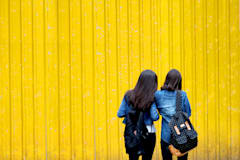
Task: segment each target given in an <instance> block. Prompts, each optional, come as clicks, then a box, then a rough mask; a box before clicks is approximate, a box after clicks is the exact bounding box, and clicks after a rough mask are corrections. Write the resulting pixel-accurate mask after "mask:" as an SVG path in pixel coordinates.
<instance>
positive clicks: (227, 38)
mask: <svg viewBox="0 0 240 160" xmlns="http://www.w3.org/2000/svg"><path fill="white" fill-rule="evenodd" d="M239 3H240V2H239V1H238V0H232V1H229V0H209V1H207V0H194V1H190V0H183V1H181V0H176V1H175V0H168V1H166V0H160V1H156V0H129V1H124V0H96V1H95V0H94V1H90V0H34V1H33V0H8V1H7V0H6V1H5V0H0V24H1V27H0V77H1V79H0V105H1V106H0V132H1V133H0V141H1V143H0V159H6V160H7V159H12V160H15V159H29V160H32V159H36V160H40V159H52V160H55V159H63V160H65V159H79V160H80V159H81V160H82V159H83V160H89V159H109V160H110V159H121V160H122V159H126V158H127V154H126V153H125V148H124V139H123V132H124V125H123V124H122V119H119V118H117V116H116V114H117V110H118V108H119V105H120V103H121V101H122V98H123V95H124V94H125V92H126V91H127V90H128V89H131V88H133V87H134V85H135V84H136V82H137V79H138V76H139V74H140V73H141V71H142V70H144V69H152V70H154V71H155V72H156V73H157V75H158V79H159V88H160V86H161V85H162V84H163V82H164V78H165V76H166V74H167V72H168V71H169V70H170V69H171V68H176V69H178V70H180V71H181V73H182V76H183V89H184V90H185V91H186V92H187V94H188V97H189V100H190V103H191V105H192V117H191V120H192V122H193V124H194V126H195V128H196V129H197V131H198V134H199V145H198V148H197V149H195V150H193V151H191V152H190V155H189V158H190V159H204V160H205V159H232V160H235V159H239V157H240V147H239V145H240V125H239V124H240V103H239V100H238V99H239V96H240V92H239V90H240V81H239V80H240V77H239V72H240V64H239V63H240V45H239V42H240V30H239V28H240V26H239V24H240V23H239V10H240V8H239V6H240V4H239ZM160 120H161V119H160ZM160 120H159V121H158V122H155V125H156V127H157V142H156V147H155V151H154V155H153V159H161V151H160V149H161V148H160V131H161V122H160Z"/></svg>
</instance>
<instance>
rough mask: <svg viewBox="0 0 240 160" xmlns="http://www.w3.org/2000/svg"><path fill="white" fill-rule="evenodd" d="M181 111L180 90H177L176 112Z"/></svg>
mask: <svg viewBox="0 0 240 160" xmlns="http://www.w3.org/2000/svg"><path fill="white" fill-rule="evenodd" d="M181 111H182V94H181V91H177V96H176V112H181Z"/></svg>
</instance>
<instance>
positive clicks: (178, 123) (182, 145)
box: [169, 91, 198, 153]
mask: <svg viewBox="0 0 240 160" xmlns="http://www.w3.org/2000/svg"><path fill="white" fill-rule="evenodd" d="M181 106H182V96H181V92H180V91H177V96H176V113H175V114H174V115H173V117H172V118H171V121H170V123H169V126H170V129H171V139H170V143H171V144H172V145H173V146H174V147H175V148H176V149H178V150H179V151H180V152H181V153H185V152H188V151H189V150H191V149H193V148H195V147H196V146H197V144H198V137H197V132H196V131H195V130H194V128H193V126H192V123H191V122H190V120H189V118H188V116H187V114H186V113H185V112H183V111H182V108H181Z"/></svg>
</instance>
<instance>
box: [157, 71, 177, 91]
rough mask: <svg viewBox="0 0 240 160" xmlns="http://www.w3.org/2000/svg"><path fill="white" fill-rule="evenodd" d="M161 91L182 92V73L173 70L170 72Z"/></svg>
mask: <svg viewBox="0 0 240 160" xmlns="http://www.w3.org/2000/svg"><path fill="white" fill-rule="evenodd" d="M161 90H168V91H175V90H182V76H181V73H180V72H179V71H178V70H176V69H172V70H170V71H169V72H168V74H167V76H166V79H165V82H164V84H163V86H162V87H161Z"/></svg>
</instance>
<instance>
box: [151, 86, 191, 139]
mask: <svg viewBox="0 0 240 160" xmlns="http://www.w3.org/2000/svg"><path fill="white" fill-rule="evenodd" d="M176 93H177V92H176V91H167V90H159V91H157V92H156V93H155V102H156V104H157V108H158V110H159V113H160V114H161V115H162V132H161V139H162V140H163V141H165V142H167V143H169V142H170V134H171V130H170V128H169V126H168V124H169V122H170V120H171V118H172V116H173V115H174V114H175V113H176ZM181 94H182V110H183V112H186V113H187V115H188V117H190V116H191V108H190V104H189V101H188V98H187V94H186V92H184V91H181Z"/></svg>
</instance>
